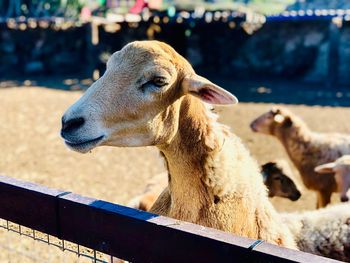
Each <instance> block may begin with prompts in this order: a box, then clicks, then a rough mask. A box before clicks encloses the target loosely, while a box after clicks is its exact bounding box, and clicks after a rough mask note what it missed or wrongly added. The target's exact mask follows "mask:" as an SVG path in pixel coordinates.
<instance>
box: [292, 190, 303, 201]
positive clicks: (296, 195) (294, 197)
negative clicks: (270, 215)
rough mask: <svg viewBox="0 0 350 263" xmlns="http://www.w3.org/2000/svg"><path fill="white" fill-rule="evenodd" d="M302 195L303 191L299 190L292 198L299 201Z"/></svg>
mask: <svg viewBox="0 0 350 263" xmlns="http://www.w3.org/2000/svg"><path fill="white" fill-rule="evenodd" d="M300 197H301V193H300V192H299V191H297V192H296V193H294V194H293V196H292V197H291V198H290V199H291V200H292V201H297V200H298V199H299V198H300Z"/></svg>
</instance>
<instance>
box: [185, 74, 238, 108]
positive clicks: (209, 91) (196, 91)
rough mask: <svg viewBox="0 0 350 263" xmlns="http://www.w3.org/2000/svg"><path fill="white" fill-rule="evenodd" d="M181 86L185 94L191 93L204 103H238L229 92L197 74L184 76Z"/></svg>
mask: <svg viewBox="0 0 350 263" xmlns="http://www.w3.org/2000/svg"><path fill="white" fill-rule="evenodd" d="M182 86H183V88H184V92H185V94H192V95H194V96H196V97H198V98H200V99H201V100H203V101H204V102H206V103H210V104H218V105H228V104H236V103H238V99H237V98H236V97H235V96H234V95H232V94H231V93H230V92H228V91H226V90H224V89H223V88H220V87H219V86H217V85H215V84H214V83H212V82H210V81H209V80H207V79H206V78H203V77H201V76H198V75H192V76H190V77H185V78H184V79H183V81H182Z"/></svg>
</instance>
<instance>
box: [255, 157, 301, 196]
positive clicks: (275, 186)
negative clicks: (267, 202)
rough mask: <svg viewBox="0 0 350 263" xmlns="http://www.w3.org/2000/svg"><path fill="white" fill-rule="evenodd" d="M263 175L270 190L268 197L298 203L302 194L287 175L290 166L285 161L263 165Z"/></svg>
mask: <svg viewBox="0 0 350 263" xmlns="http://www.w3.org/2000/svg"><path fill="white" fill-rule="evenodd" d="M261 174H262V176H263V180H264V184H265V185H266V187H267V190H268V196H269V197H274V196H279V197H283V198H288V199H289V200H291V201H297V200H298V199H299V198H300V196H301V193H300V191H299V189H298V187H297V186H296V184H295V183H294V181H293V180H292V179H291V178H290V177H289V176H288V175H287V174H291V173H290V168H289V166H288V165H287V164H286V163H285V162H284V161H281V160H279V161H274V162H268V163H265V164H263V165H261Z"/></svg>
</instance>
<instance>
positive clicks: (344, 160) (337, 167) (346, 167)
mask: <svg viewBox="0 0 350 263" xmlns="http://www.w3.org/2000/svg"><path fill="white" fill-rule="evenodd" d="M315 172H317V173H319V174H328V175H329V176H334V177H335V181H336V182H337V186H338V192H339V193H340V200H341V201H342V202H347V201H349V197H348V196H347V195H346V193H347V191H348V190H349V188H350V155H344V156H342V157H341V158H339V159H337V160H336V161H334V162H331V163H326V164H322V165H319V166H317V167H315Z"/></svg>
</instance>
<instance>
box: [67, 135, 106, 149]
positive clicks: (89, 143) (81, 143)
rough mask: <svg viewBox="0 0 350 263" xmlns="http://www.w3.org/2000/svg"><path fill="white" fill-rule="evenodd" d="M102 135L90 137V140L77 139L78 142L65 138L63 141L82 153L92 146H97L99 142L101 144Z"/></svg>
mask: <svg viewBox="0 0 350 263" xmlns="http://www.w3.org/2000/svg"><path fill="white" fill-rule="evenodd" d="M104 137H105V136H104V135H102V136H99V137H97V138H95V139H91V140H85V141H78V142H73V141H68V140H65V141H64V142H65V144H66V145H67V146H68V147H69V148H71V149H72V150H74V151H78V152H82V153H84V152H87V151H89V150H91V149H92V148H95V147H97V146H98V145H99V144H101V142H102V140H103V139H104Z"/></svg>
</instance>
